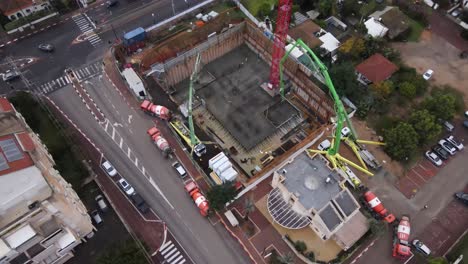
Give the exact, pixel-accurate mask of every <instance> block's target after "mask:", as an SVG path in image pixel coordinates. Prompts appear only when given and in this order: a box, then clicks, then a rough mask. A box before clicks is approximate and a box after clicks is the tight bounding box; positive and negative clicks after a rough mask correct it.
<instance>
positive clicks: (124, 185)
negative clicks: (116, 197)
mask: <svg viewBox="0 0 468 264" xmlns="http://www.w3.org/2000/svg"><path fill="white" fill-rule="evenodd" d="M118 183H119V185H120V188H122V190H123V191H124V192H125V193H126V194H127V195H128V196H130V195H132V194H134V193H135V189H133V187H132V186H131V185H130V184H129V183H128V182H127V180H125V179H124V178H122V179H120V180H119V181H118Z"/></svg>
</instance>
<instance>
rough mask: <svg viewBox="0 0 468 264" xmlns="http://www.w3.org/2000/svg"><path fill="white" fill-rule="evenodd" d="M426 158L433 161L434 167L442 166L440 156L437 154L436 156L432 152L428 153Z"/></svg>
mask: <svg viewBox="0 0 468 264" xmlns="http://www.w3.org/2000/svg"><path fill="white" fill-rule="evenodd" d="M425 155H426V158H427V159H428V160H429V161H431V162H432V163H433V164H434V165H436V166H441V165H442V160H441V159H440V158H439V156H437V154H435V153H434V152H432V151H426V154H425Z"/></svg>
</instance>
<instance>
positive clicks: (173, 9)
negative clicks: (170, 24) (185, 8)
mask: <svg viewBox="0 0 468 264" xmlns="http://www.w3.org/2000/svg"><path fill="white" fill-rule="evenodd" d="M171 3H172V15H173V16H175V7H174V0H171Z"/></svg>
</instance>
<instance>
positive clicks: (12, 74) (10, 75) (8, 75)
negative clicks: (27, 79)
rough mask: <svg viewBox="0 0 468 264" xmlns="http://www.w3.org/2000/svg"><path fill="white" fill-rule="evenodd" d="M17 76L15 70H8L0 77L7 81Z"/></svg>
mask: <svg viewBox="0 0 468 264" xmlns="http://www.w3.org/2000/svg"><path fill="white" fill-rule="evenodd" d="M19 77H20V75H19V73H17V72H16V71H9V72H7V73H5V74H3V78H2V79H3V81H4V82H9V81H13V80H15V79H17V78H19Z"/></svg>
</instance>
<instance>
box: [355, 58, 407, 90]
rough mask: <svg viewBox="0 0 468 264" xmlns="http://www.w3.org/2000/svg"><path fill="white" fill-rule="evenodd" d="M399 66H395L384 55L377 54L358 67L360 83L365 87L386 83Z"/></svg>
mask: <svg viewBox="0 0 468 264" xmlns="http://www.w3.org/2000/svg"><path fill="white" fill-rule="evenodd" d="M397 70H398V66H396V65H395V64H393V63H392V62H391V61H389V60H388V59H387V58H385V57H384V56H383V55H382V54H380V53H376V54H374V55H372V56H370V57H369V58H368V59H366V60H365V61H363V62H361V63H360V64H359V65H358V66H356V74H357V76H358V81H360V82H361V83H363V84H365V85H369V84H371V83H376V82H381V81H385V80H387V79H388V78H390V77H391V76H392V75H393V74H394V73H395V72H396V71H397Z"/></svg>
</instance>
